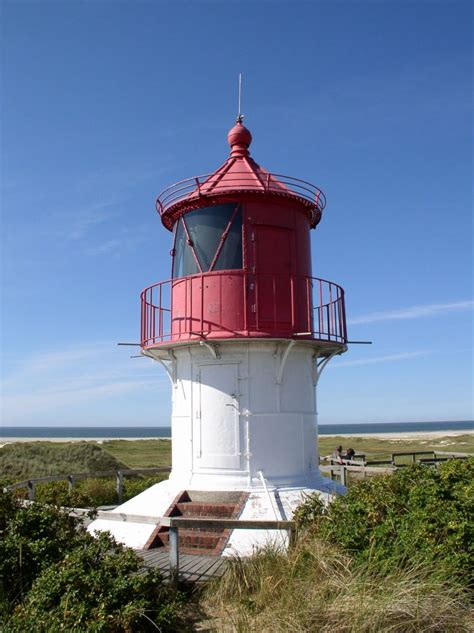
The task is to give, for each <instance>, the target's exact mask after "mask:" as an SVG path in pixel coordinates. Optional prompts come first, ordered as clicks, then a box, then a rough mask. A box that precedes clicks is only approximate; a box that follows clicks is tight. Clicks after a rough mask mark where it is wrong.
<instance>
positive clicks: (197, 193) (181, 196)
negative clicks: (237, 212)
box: [156, 173, 326, 215]
mask: <svg viewBox="0 0 474 633" xmlns="http://www.w3.org/2000/svg"><path fill="white" fill-rule="evenodd" d="M218 176H219V174H205V175H202V176H195V177H193V178H187V179H186V180H181V181H179V182H176V183H175V184H173V185H171V186H170V187H167V188H166V189H164V190H163V191H162V192H161V193H160V195H159V196H158V198H157V200H156V210H157V211H158V213H159V214H160V215H163V213H165V212H167V211H168V210H169V209H170V208H171V207H173V206H174V205H175V204H177V203H179V202H182V201H183V200H186V201H189V202H193V201H195V200H198V199H199V198H201V197H203V196H214V195H219V194H225V193H230V192H233V191H238V192H240V193H242V192H249V193H267V194H268V193H273V194H279V195H282V196H291V197H293V196H296V197H298V198H299V199H301V200H303V201H305V202H307V203H308V202H309V203H310V204H311V206H312V207H314V209H316V210H318V211H319V212H322V211H323V209H324V207H325V206H326V197H325V195H324V193H323V192H322V191H321V189H318V187H316V186H315V185H312V184H311V183H309V182H306V181H305V180H300V179H299V178H293V177H292V176H284V175H282V174H270V173H262V174H259V177H257V176H256V174H255V173H239V174H235V175H232V174H228V173H226V174H225V176H224V177H222V178H221V179H219V178H218Z"/></svg>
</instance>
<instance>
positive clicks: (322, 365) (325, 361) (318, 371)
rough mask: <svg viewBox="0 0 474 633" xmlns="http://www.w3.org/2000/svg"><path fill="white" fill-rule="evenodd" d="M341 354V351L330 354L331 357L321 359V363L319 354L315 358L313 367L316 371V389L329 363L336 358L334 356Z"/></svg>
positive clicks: (314, 383)
mask: <svg viewBox="0 0 474 633" xmlns="http://www.w3.org/2000/svg"><path fill="white" fill-rule="evenodd" d="M340 353H341V352H340V351H335V352H333V353H332V354H330V355H329V356H327V357H325V358H321V359H319V361H318V358H319V352H318V353H317V354H315V355H314V356H313V360H314V365H313V367H314V371H313V385H314V386H315V387H316V385H317V384H318V382H319V379H320V377H321V374H322V373H323V370H324V368H325V367H326V365H327V364H328V363H329V361H330V360H331V358H334V356H337V355H338V354H340Z"/></svg>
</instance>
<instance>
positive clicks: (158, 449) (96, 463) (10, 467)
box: [0, 435, 474, 483]
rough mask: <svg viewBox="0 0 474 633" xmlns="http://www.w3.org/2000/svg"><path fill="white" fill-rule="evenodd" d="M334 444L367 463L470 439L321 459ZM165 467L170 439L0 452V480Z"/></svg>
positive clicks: (24, 446) (346, 442)
mask: <svg viewBox="0 0 474 633" xmlns="http://www.w3.org/2000/svg"><path fill="white" fill-rule="evenodd" d="M339 444H342V446H343V447H344V448H348V447H352V448H354V449H355V450H356V452H362V453H366V454H367V455H368V456H370V458H371V459H387V458H388V457H390V455H391V453H392V452H394V451H420V450H425V451H426V450H438V451H454V452H461V453H472V454H474V435H460V436H446V437H438V438H435V439H431V440H430V439H402V440H397V439H378V438H372V437H340V436H331V437H329V436H324V435H323V436H321V437H320V438H319V450H320V454H321V455H330V454H331V453H333V452H334V449H335V447H336V446H338V445H339ZM170 465H171V441H170V440H167V439H158V440H149V439H147V440H110V441H104V442H102V443H101V444H97V443H96V442H45V441H41V442H18V443H12V444H6V445H5V446H4V447H3V448H1V449H0V479H1V478H5V477H8V478H9V480H10V481H11V482H12V483H13V482H16V481H20V480H21V479H27V478H32V477H42V476H45V475H58V474H65V475H67V474H69V473H74V472H75V473H80V472H94V471H104V470H115V469H118V468H121V467H122V468H123V467H126V468H153V467H169V466H170Z"/></svg>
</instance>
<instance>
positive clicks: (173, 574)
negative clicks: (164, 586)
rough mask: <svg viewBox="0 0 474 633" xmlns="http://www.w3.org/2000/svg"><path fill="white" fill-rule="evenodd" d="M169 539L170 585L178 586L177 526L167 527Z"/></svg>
mask: <svg viewBox="0 0 474 633" xmlns="http://www.w3.org/2000/svg"><path fill="white" fill-rule="evenodd" d="M169 539H170V585H171V586H172V587H177V586H178V578H179V536H178V528H177V527H174V526H171V527H170V529H169Z"/></svg>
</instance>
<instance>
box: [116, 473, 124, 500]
mask: <svg viewBox="0 0 474 633" xmlns="http://www.w3.org/2000/svg"><path fill="white" fill-rule="evenodd" d="M115 488H116V490H117V500H118V504H119V505H120V504H121V503H122V500H123V472H122V471H121V470H117V479H116V483H115Z"/></svg>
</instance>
